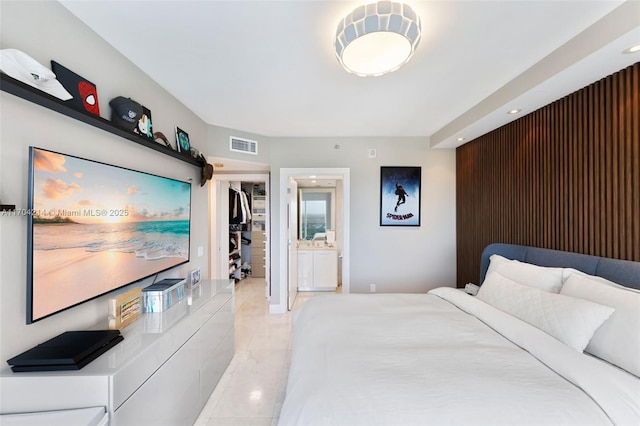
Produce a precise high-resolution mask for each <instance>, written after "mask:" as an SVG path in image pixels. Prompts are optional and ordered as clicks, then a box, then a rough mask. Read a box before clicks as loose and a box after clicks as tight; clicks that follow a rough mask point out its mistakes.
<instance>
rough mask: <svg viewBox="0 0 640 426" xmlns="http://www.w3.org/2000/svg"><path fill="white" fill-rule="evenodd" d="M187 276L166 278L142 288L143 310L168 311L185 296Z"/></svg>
mask: <svg viewBox="0 0 640 426" xmlns="http://www.w3.org/2000/svg"><path fill="white" fill-rule="evenodd" d="M186 283H187V279H186V278H166V279H164V280H162V281H159V282H157V283H155V284H151V285H150V286H148V287H145V288H143V289H142V312H162V311H166V310H167V309H169V308H170V307H172V306H173V305H175V304H176V303H178V302H179V301H181V300H182V299H183V298H184V287H185V284H186Z"/></svg>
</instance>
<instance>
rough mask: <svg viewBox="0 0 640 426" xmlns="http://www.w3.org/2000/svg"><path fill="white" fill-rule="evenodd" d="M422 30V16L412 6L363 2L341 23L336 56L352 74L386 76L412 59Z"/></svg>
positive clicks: (335, 43)
mask: <svg viewBox="0 0 640 426" xmlns="http://www.w3.org/2000/svg"><path fill="white" fill-rule="evenodd" d="M420 33H421V25H420V17H419V16H418V15H417V14H416V13H415V12H414V11H413V9H412V8H411V7H410V6H409V5H406V4H403V3H397V2H393V1H379V2H377V3H371V4H367V5H363V6H360V7H357V8H356V9H354V10H353V12H351V13H349V14H348V15H347V16H345V17H344V18H343V19H342V20H341V21H340V23H339V24H338V29H337V31H336V38H335V41H334V45H335V49H336V57H337V58H338V61H339V62H340V64H342V66H343V67H344V69H346V70H347V71H349V72H350V73H353V74H356V75H359V76H363V77H367V76H379V75H383V74H386V73H389V72H392V71H395V70H397V69H398V68H400V67H401V66H402V65H404V64H406V63H407V62H408V61H409V59H411V56H412V55H413V53H414V52H415V50H416V47H418V43H419V42H420Z"/></svg>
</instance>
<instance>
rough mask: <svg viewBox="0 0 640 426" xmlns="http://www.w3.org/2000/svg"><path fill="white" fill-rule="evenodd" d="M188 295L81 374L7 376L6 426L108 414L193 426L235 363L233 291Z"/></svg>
mask: <svg viewBox="0 0 640 426" xmlns="http://www.w3.org/2000/svg"><path fill="white" fill-rule="evenodd" d="M187 293H188V295H187V296H186V297H185V298H184V299H183V300H182V301H181V302H180V303H178V304H176V305H174V306H172V307H171V308H170V309H168V310H166V311H165V312H159V313H147V314H143V315H142V316H141V318H140V319H138V320H137V321H135V322H134V323H133V324H131V325H129V326H128V327H126V328H124V329H123V330H122V335H123V336H124V340H123V341H122V342H120V343H119V344H117V345H116V346H114V347H113V348H111V349H110V350H109V351H107V352H106V353H104V354H103V355H101V356H100V357H98V358H97V359H95V360H94V361H92V362H91V363H90V364H88V365H87V366H85V367H84V368H82V369H80V370H75V371H43V372H28V373H14V372H12V371H11V369H10V368H9V367H8V366H7V367H6V368H4V369H2V371H1V372H0V414H1V416H0V423H1V424H3V425H5V424H7V425H8V424H21V425H23V424H24V425H26V424H35V423H29V422H28V419H29V415H33V416H34V419H33V420H34V421H38V422H39V423H38V424H41V422H42V419H43V417H42V416H43V415H44V416H46V415H47V414H46V412H52V414H51V415H53V414H54V413H53V412H56V414H58V415H59V414H60V410H78V409H88V408H92V407H98V408H100V407H103V408H104V412H105V416H104V419H106V420H107V421H108V424H109V425H112V426H120V425H136V426H138V425H154V426H155V425H191V424H193V423H194V422H195V421H196V419H197V417H198V415H199V413H200V411H201V410H202V407H203V406H204V404H205V403H206V402H207V400H208V399H209V396H210V395H211V393H212V392H213V389H214V388H215V386H216V385H217V383H218V381H219V380H220V377H221V376H222V374H223V373H224V371H225V369H226V368H227V366H228V365H229V362H230V361H231V358H232V357H233V352H234V283H233V280H203V281H201V282H200V284H199V286H198V287H197V288H196V289H195V290H194V292H193V294H190V292H187ZM189 302H191V304H189ZM96 328H97V329H100V328H106V321H105V324H104V325H102V324H101V325H99V326H96ZM36 418H37V420H36ZM45 418H46V417H45ZM16 420H18V421H19V422H17V423H16ZM103 421H104V420H103ZM101 424H102V423H101Z"/></svg>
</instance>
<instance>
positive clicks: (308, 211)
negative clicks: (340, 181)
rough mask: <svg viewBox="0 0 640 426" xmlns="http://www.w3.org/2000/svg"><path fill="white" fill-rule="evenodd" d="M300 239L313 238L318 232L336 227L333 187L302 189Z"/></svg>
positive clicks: (299, 221)
mask: <svg viewBox="0 0 640 426" xmlns="http://www.w3.org/2000/svg"><path fill="white" fill-rule="evenodd" d="M299 206H300V207H299V211H300V218H299V220H298V223H299V225H300V230H299V233H300V239H301V240H311V239H313V236H314V235H315V234H318V233H324V232H326V231H327V230H328V229H334V228H333V224H334V222H335V219H334V215H335V191H334V190H333V189H312V188H302V189H300V202H299Z"/></svg>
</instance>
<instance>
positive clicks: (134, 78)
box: [0, 1, 209, 362]
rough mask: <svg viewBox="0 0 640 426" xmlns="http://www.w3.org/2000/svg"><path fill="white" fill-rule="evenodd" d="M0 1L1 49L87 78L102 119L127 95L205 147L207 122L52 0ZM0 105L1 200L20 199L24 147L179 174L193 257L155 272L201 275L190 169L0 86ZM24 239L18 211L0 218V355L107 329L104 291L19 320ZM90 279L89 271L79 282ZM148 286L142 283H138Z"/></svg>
mask: <svg viewBox="0 0 640 426" xmlns="http://www.w3.org/2000/svg"><path fill="white" fill-rule="evenodd" d="M1 7H2V14H1V15H0V48H2V49H5V48H16V49H20V50H22V51H24V52H26V53H28V54H29V55H30V56H32V57H34V58H35V59H36V60H37V61H39V62H40V63H41V64H43V65H45V66H49V65H50V60H51V59H54V60H56V61H58V62H60V63H61V64H63V65H65V66H67V67H68V68H70V69H71V70H73V71H76V72H77V73H78V74H80V75H82V76H83V77H85V78H87V79H88V80H90V81H92V82H94V83H95V84H96V85H97V89H98V98H99V100H100V111H101V115H102V117H104V118H107V119H108V118H109V117H110V113H111V109H110V107H109V105H108V102H109V100H110V99H112V98H114V97H116V96H119V95H124V96H128V97H132V98H134V99H136V100H138V101H139V102H141V103H142V104H144V105H145V106H147V107H148V108H150V109H151V112H152V118H153V126H154V130H155V131H161V132H163V133H164V134H165V135H167V137H168V138H169V140H174V138H173V128H174V126H176V125H178V126H179V127H181V128H183V129H184V130H186V131H187V132H188V133H189V136H190V139H191V141H192V144H193V145H194V146H195V147H196V148H200V149H202V148H204V147H206V141H207V132H208V126H207V125H205V123H204V122H202V121H201V120H200V119H199V118H198V117H197V116H195V114H193V113H192V112H191V111H189V110H188V109H187V108H185V107H184V106H183V105H181V104H180V103H179V102H178V101H177V100H176V99H175V98H173V97H172V96H170V95H169V94H168V93H167V92H166V91H164V90H163V89H162V88H160V87H159V86H158V85H157V84H156V83H155V82H153V81H152V80H151V79H150V78H149V77H147V76H146V75H145V74H143V73H142V72H141V71H140V70H139V69H138V68H137V67H136V66H135V65H134V64H132V63H131V62H129V61H128V60H127V59H126V58H124V57H122V56H121V55H120V54H119V53H117V52H116V51H115V50H114V49H113V48H111V46H109V45H108V44H107V43H106V42H105V41H104V40H102V39H101V38H99V37H98V36H97V35H96V34H95V33H93V32H92V31H90V30H88V29H87V28H86V26H85V25H84V24H82V23H81V22H79V21H78V20H77V19H76V18H75V17H74V16H73V15H71V14H70V13H69V12H68V11H67V10H66V9H65V8H63V7H62V6H61V5H60V4H58V3H57V2H50V1H45V2H7V1H2V5H1ZM139 42H142V41H139ZM0 103H1V104H0V105H1V109H0V154H1V156H0V200H1V201H2V203H4V204H16V205H17V206H18V208H26V206H27V172H28V164H27V162H28V147H29V146H30V145H34V146H39V147H42V148H48V149H53V150H56V151H59V152H62V153H66V154H72V155H76V156H79V157H83V158H88V159H92V160H98V161H101V162H105V163H109V164H114V165H118V166H124V167H128V168H131V169H135V170H140V171H144V172H148V173H154V174H158V175H162V176H167V177H171V178H176V179H180V180H186V179H188V178H192V179H194V185H193V193H192V203H193V204H192V207H193V208H192V237H191V262H190V263H189V264H187V265H184V266H182V267H180V268H178V269H174V270H172V271H168V272H165V273H164V274H161V275H162V276H161V277H160V278H162V277H165V276H178V275H179V276H186V274H187V271H189V270H190V269H193V268H194V267H196V266H198V267H200V268H201V270H202V274H203V277H205V278H206V277H208V274H209V265H208V263H207V259H208V253H207V252H208V234H209V221H208V191H207V188H206V187H205V188H200V186H199V184H198V183H195V182H199V178H200V170H199V169H198V168H197V167H195V166H192V165H189V164H187V163H184V162H182V161H179V160H176V159H174V158H171V157H169V156H166V155H164V154H161V153H157V152H155V151H153V150H151V149H149V148H146V147H144V146H141V145H138V144H135V143H133V142H130V141H128V140H124V139H122V138H119V137H117V136H114V135H112V134H109V133H107V132H104V131H102V130H100V129H97V128H94V127H91V126H89V125H87V124H84V123H81V122H78V121H76V120H73V119H71V118H68V117H66V116H63V115H60V114H58V113H56V112H53V111H50V110H47V109H44V108H42V107H40V106H37V105H35V104H32V103H30V102H28V101H25V100H23V99H20V98H17V97H15V96H13V95H10V94H7V93H5V92H0ZM203 151H205V152H206V150H204V149H203ZM26 239H27V218H26V217H25V216H0V362H4V361H5V360H7V359H8V358H10V357H12V356H14V355H17V354H18V353H20V352H22V351H24V350H26V349H28V348H30V347H32V346H34V345H36V344H38V343H41V342H43V341H44V340H47V339H49V338H51V337H54V336H56V335H57V334H60V333H62V332H64V331H69V330H82V329H86V328H88V327H90V326H92V325H94V324H96V323H98V322H102V323H104V325H105V327H104V328H106V317H107V298H108V296H105V297H101V298H99V299H96V300H94V301H91V302H88V303H85V304H83V305H80V306H78V307H75V308H72V309H70V310H68V311H65V312H63V313H60V314H57V315H54V316H52V317H50V318H46V319H44V320H41V321H39V322H37V323H34V324H30V325H26V321H25V316H26V251H27V246H26ZM199 246H201V247H203V248H204V255H203V256H202V257H197V248H198V247H199ZM90 280H91V277H90V276H88V277H87V282H90ZM148 284H150V281H149V280H145V282H143V283H139V284H137V286H146V285H148Z"/></svg>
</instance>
